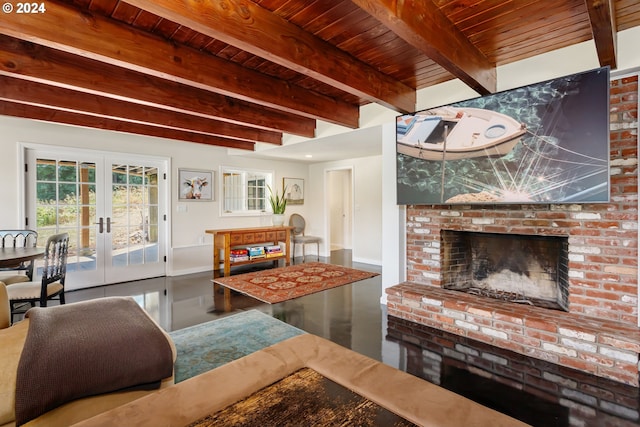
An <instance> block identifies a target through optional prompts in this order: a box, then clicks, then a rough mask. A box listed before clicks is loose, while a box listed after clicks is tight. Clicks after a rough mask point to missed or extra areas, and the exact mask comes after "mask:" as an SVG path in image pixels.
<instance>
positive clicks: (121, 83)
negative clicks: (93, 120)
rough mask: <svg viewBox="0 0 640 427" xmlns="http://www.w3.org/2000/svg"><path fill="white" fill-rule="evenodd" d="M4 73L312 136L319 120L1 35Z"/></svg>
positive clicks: (261, 133) (261, 129)
mask: <svg viewBox="0 0 640 427" xmlns="http://www.w3.org/2000/svg"><path fill="white" fill-rule="evenodd" d="M0 74H2V75H7V76H13V77H20V78H23V79H26V80H30V81H35V82H42V83H47V84H50V85H57V86H60V87H65V88H69V89H74V90H77V91H80V92H86V93H92V94H96V95H101V96H107V97H112V98H115V99H121V100H126V101H129V102H134V103H137V104H141V105H146V106H151V107H157V108H164V109H167V110H169V111H175V112H179V113H186V114H192V115H196V116H199V117H204V118H208V119H219V120H221V121H225V122H228V123H231V124H235V125H246V126H247V127H249V126H250V127H252V128H255V131H254V132H256V134H257V137H258V139H260V140H264V139H268V140H270V138H271V136H269V134H271V133H272V132H278V133H281V132H287V133H291V134H294V135H300V136H305V137H313V136H314V135H315V126H316V123H315V120H313V119H309V118H306V117H301V116H296V115H293V114H291V113H286V112H283V111H278V110H274V109H271V108H266V107H259V106H256V105H255V104H251V103H248V102H245V101H239V100H235V99H233V98H229V97H226V96H223V95H219V94H215V93H212V92H209V91H205V90H202V89H198V88H194V87H191V86H186V85H183V84H180V83H176V82H172V81H170V80H165V79H161V78H158V77H153V76H148V75H146V74H142V73H138V72H136V71H131V70H127V69H124V68H120V67H116V66H115V65H109V64H104V63H101V62H99V61H94V60H92V59H88V58H83V57H79V56H77V55H73V54H70V53H67V52H62V51H59V50H55V49H52V48H48V47H44V46H40V45H37V44H34V43H30V42H26V41H23V40H19V39H16V38H13V37H9V36H4V35H0Z"/></svg>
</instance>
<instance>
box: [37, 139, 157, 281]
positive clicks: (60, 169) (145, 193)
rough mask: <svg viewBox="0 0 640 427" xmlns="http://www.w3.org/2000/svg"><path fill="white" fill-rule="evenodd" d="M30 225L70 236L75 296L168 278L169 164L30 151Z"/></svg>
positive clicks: (43, 234) (41, 239) (41, 234)
mask: <svg viewBox="0 0 640 427" xmlns="http://www.w3.org/2000/svg"><path fill="white" fill-rule="evenodd" d="M25 160H26V163H27V174H26V183H25V188H26V195H27V196H26V223H27V227H28V228H31V229H34V230H36V231H37V232H38V245H44V244H45V242H46V239H47V237H49V236H50V235H53V234H56V233H62V232H66V233H69V237H70V245H69V255H68V258H67V282H66V287H67V289H69V290H72V289H81V288H86V287H91V286H98V285H104V284H109V283H117V282H124V281H129V280H139V279H144V278H149V277H157V276H163V275H165V273H166V267H165V265H166V262H165V261H166V257H165V254H166V236H167V225H166V224H167V222H166V221H167V218H166V200H167V190H166V187H167V185H166V170H167V163H168V161H167V160H164V159H159V158H153V157H148V156H144V157H143V156H140V157H136V156H133V155H131V154H117V153H109V154H104V153H96V152H91V151H89V150H86V151H83V150H73V151H70V150H67V149H60V150H56V149H53V150H52V149H50V148H49V149H31V148H30V149H27V150H26V155H25Z"/></svg>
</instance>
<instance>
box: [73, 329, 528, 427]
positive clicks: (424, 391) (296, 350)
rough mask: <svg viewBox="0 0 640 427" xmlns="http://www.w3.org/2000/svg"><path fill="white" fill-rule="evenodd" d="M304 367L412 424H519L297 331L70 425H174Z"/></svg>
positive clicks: (451, 426)
mask: <svg viewBox="0 0 640 427" xmlns="http://www.w3.org/2000/svg"><path fill="white" fill-rule="evenodd" d="M305 367H308V368H311V369H312V370H314V371H316V372H317V373H319V374H320V375H322V376H324V377H326V378H328V379H330V380H332V381H334V382H336V383H338V384H340V385H342V386H343V387H346V388H348V389H350V390H352V391H354V392H356V393H357V394H359V395H360V396H363V397H366V398H368V399H369V400H371V401H373V402H374V403H377V404H378V405H380V406H382V407H383V408H385V409H387V410H390V411H392V412H394V413H395V414H397V415H400V416H401V417H404V418H405V419H406V420H408V421H410V422H413V423H415V424H417V425H424V426H442V427H460V426H465V427H473V426H478V427H480V426H482V427H486V426H492V427H501V426H525V425H526V424H524V423H522V422H520V421H517V420H515V419H513V418H510V417H508V416H506V415H504V414H501V413H499V412H496V411H494V410H492V409H489V408H486V407H484V406H482V405H479V404H477V403H475V402H473V401H471V400H469V399H466V398H464V397H462V396H459V395H456V394H454V393H452V392H450V391H448V390H445V389H443V388H441V387H438V386H436V385H433V384H431V383H428V382H426V381H423V380H421V379H419V378H417V377H415V376H413V375H410V374H407V373H405V372H402V371H400V370H398V369H394V368H392V367H390V366H387V365H385V364H383V363H380V362H377V361H375V360H373V359H371V358H368V357H366V356H363V355H361V354H358V353H356V352H354V351H351V350H348V349H346V348H344V347H341V346H339V345H337V344H335V343H332V342H330V341H327V340H325V339H323V338H320V337H317V336H314V335H311V334H305V335H299V336H296V337H293V338H290V339H288V340H285V341H282V342H280V343H278V344H275V345H273V346H271V347H267V348H265V349H263V350H260V351H258V352H255V353H252V354H250V355H248V356H245V357H243V358H241V359H238V360H235V361H233V362H231V363H228V364H226V365H223V366H221V367H219V368H216V369H214V370H212V371H209V372H206V373H204V374H201V375H198V376H196V377H193V378H190V379H188V380H186V381H183V382H181V383H179V384H176V385H173V386H170V387H167V388H164V389H161V390H158V391H157V392H155V393H153V394H151V395H149V396H146V397H143V398H141V399H138V400H136V401H133V402H131V403H128V404H126V405H123V406H121V407H119V408H115V409H113V410H111V411H107V412H104V413H102V414H100V415H98V416H96V417H93V418H90V419H87V420H85V421H83V422H81V423H78V424H77V426H82V427H98V426H104V427H107V426H109V427H110V426H114V425H136V426H158V425H163V426H181V427H182V426H185V425H188V424H189V423H191V422H194V421H197V420H199V419H201V418H203V417H206V416H208V415H210V414H212V413H215V412H217V411H219V410H221V409H223V408H225V407H227V406H229V405H232V404H234V403H236V402H238V401H240V400H242V399H244V398H245V397H248V396H250V395H252V394H253V393H255V392H257V391H258V390H260V389H262V388H264V387H267V386H269V385H271V384H273V383H275V382H277V381H279V380H281V379H283V378H285V377H287V376H288V375H290V374H292V373H294V372H296V371H298V370H299V369H301V368H305Z"/></svg>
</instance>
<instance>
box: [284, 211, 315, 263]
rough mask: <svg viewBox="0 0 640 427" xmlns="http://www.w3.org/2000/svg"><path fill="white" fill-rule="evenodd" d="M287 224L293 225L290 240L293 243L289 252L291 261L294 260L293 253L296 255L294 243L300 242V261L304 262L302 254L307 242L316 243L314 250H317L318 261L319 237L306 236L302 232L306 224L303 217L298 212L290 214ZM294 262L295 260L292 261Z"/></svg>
mask: <svg viewBox="0 0 640 427" xmlns="http://www.w3.org/2000/svg"><path fill="white" fill-rule="evenodd" d="M289 225H291V226H293V229H292V230H291V240H292V243H293V249H292V251H291V252H292V254H291V259H292V260H293V261H295V255H296V244H301V245H302V262H304V258H305V254H304V247H305V245H306V244H308V243H315V244H316V251H317V256H318V261H320V240H321V239H320V237H316V236H306V235H305V234H304V229H305V227H306V226H307V222H306V221H305V220H304V218H303V217H302V215H299V214H292V215H291V217H289ZM294 264H295V262H294Z"/></svg>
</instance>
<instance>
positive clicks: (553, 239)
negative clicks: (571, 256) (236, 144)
mask: <svg viewBox="0 0 640 427" xmlns="http://www.w3.org/2000/svg"><path fill="white" fill-rule="evenodd" d="M440 237H441V257H442V258H441V266H442V287H443V288H445V289H451V290H456V291H463V292H467V293H470V294H475V295H481V296H485V297H490V298H495V299H500V300H504V301H509V302H513V303H520V304H528V305H534V306H539V307H545V308H550V309H555V310H564V311H568V310H569V268H568V263H569V260H568V251H569V240H568V238H567V237H564V236H534V235H520V234H494V233H479V232H471V231H454V230H441V235H440Z"/></svg>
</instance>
